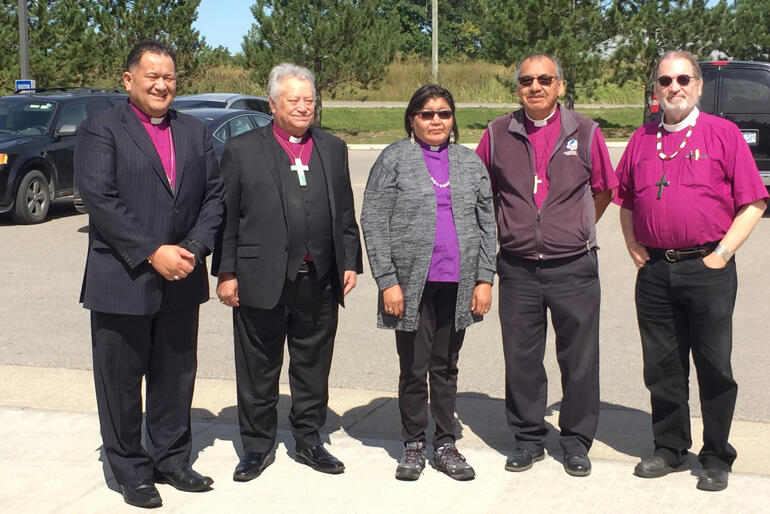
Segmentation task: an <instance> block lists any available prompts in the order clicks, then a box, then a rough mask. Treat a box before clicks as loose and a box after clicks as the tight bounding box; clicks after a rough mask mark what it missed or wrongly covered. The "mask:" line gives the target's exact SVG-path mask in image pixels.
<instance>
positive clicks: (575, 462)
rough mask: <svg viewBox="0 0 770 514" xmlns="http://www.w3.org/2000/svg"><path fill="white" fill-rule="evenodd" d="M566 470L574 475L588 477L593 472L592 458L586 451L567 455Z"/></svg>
mask: <svg viewBox="0 0 770 514" xmlns="http://www.w3.org/2000/svg"><path fill="white" fill-rule="evenodd" d="M564 471H566V472H567V474H568V475H572V476H573V477H587V476H588V475H590V474H591V459H589V458H588V455H586V454H584V453H582V454H575V455H565V456H564Z"/></svg>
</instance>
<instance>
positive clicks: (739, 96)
mask: <svg viewBox="0 0 770 514" xmlns="http://www.w3.org/2000/svg"><path fill="white" fill-rule="evenodd" d="M699 65H700V69H701V72H702V73H703V96H701V99H700V103H699V104H698V108H699V109H700V110H701V111H703V112H707V113H709V114H715V115H717V116H721V117H722V118H727V119H728V120H730V121H732V122H733V123H735V124H736V125H738V127H739V128H740V129H741V132H743V137H744V139H746V142H747V143H748V144H749V148H751V153H752V154H753V155H754V160H755V161H756V163H757V168H759V174H760V175H761V176H762V181H763V182H764V183H765V186H767V187H770V63H767V62H744V61H711V62H701V63H699ZM650 103H651V106H652V109H651V110H652V111H653V112H650V111H647V112H645V116H644V121H645V123H647V122H648V121H653V120H655V119H660V116H661V113H660V112H659V110H658V109H657V107H658V105H657V98H655V97H653V100H652V102H650Z"/></svg>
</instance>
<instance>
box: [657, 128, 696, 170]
mask: <svg viewBox="0 0 770 514" xmlns="http://www.w3.org/2000/svg"><path fill="white" fill-rule="evenodd" d="M696 121H697V118H696V119H695V120H693V122H692V124H691V125H690V126H689V128H688V129H687V133H686V134H685V135H684V139H683V140H682V142H681V143H680V144H679V148H677V149H676V152H674V153H672V154H671V155H666V154H665V153H664V152H663V134H662V129H663V120H661V121H660V124H659V125H658V134H657V135H656V136H655V142H656V147H655V148H656V149H657V150H658V157H660V158H661V159H663V160H664V161H670V160H671V159H673V158H674V157H676V156H677V155H679V152H681V151H682V150H683V149H684V147H685V145H686V144H687V140H688V139H690V136H691V135H692V129H694V128H695V122H696Z"/></svg>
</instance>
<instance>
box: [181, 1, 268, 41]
mask: <svg viewBox="0 0 770 514" xmlns="http://www.w3.org/2000/svg"><path fill="white" fill-rule="evenodd" d="M253 4H254V0H201V3H200V6H199V7H198V21H196V22H195V23H194V24H193V27H195V28H196V29H197V30H198V31H200V33H201V36H203V37H205V38H206V42H207V43H208V44H209V45H210V46H211V47H213V48H216V47H217V46H219V45H222V46H224V47H226V48H228V49H229V50H230V53H231V54H235V53H237V52H240V51H241V43H242V42H243V36H245V35H246V33H247V32H248V31H249V29H250V28H251V25H252V24H253V23H254V16H252V14H251V9H250V8H251V6H252V5H253Z"/></svg>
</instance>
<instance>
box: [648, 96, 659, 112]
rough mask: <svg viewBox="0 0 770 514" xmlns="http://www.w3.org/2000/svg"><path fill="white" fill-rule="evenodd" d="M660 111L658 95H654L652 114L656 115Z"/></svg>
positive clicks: (651, 105)
mask: <svg viewBox="0 0 770 514" xmlns="http://www.w3.org/2000/svg"><path fill="white" fill-rule="evenodd" d="M659 110H660V105H658V95H652V101H651V102H650V112H651V113H653V114H656V113H657V112H658V111H659Z"/></svg>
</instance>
